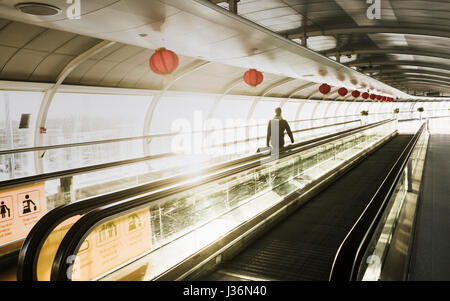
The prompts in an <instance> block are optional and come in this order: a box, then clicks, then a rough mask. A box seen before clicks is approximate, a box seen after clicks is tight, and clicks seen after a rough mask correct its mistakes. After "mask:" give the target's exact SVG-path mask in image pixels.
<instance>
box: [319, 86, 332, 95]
mask: <svg viewBox="0 0 450 301" xmlns="http://www.w3.org/2000/svg"><path fill="white" fill-rule="evenodd" d="M330 90H331V87H330V86H329V85H327V84H321V85H320V87H319V92H320V93H322V94H324V95H325V94H328V93H329V92H330Z"/></svg>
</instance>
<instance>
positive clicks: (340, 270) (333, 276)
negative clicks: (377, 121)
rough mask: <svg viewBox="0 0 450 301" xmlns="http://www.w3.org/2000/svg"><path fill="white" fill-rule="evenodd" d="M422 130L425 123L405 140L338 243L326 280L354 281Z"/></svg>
mask: <svg viewBox="0 0 450 301" xmlns="http://www.w3.org/2000/svg"><path fill="white" fill-rule="evenodd" d="M424 129H425V123H423V124H422V126H421V127H420V128H419V130H418V131H417V133H416V134H415V135H414V136H413V138H412V139H411V140H410V141H409V143H408V145H407V146H406V147H405V149H404V150H403V152H402V153H401V154H400V156H399V157H398V159H397V161H396V162H395V164H394V165H393V167H392V168H391V170H390V171H389V173H388V175H387V176H386V177H385V179H384V180H383V182H382V184H381V185H380V187H379V188H378V190H377V192H376V193H375V195H374V196H373V197H372V199H371V201H370V202H369V204H368V205H367V206H366V208H365V209H364V211H363V213H362V214H361V215H360V217H359V218H358V220H357V221H356V223H355V224H354V225H353V227H352V228H351V230H350V231H349V233H348V234H347V236H346V237H345V239H344V241H343V242H342V243H341V245H340V247H339V249H338V251H337V253H336V256H335V258H334V261H333V265H332V268H331V271H330V275H329V280H330V281H355V280H357V277H358V270H359V267H360V265H361V263H362V260H363V257H364V254H365V252H366V250H367V248H368V246H369V244H370V241H371V238H372V237H373V235H374V233H375V231H376V229H377V226H378V224H379V223H380V220H381V218H382V216H383V212H384V211H385V209H386V207H387V206H388V203H389V200H390V199H391V197H392V195H393V193H394V192H395V187H396V186H397V183H398V181H399V180H400V178H401V175H402V173H403V170H404V169H405V167H406V165H407V163H408V160H409V158H410V156H411V153H412V151H413V150H414V147H415V146H416V144H417V141H418V140H419V138H420V136H421V135H422V133H423V131H424Z"/></svg>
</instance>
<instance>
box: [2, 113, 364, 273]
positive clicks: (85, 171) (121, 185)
mask: <svg viewBox="0 0 450 301" xmlns="http://www.w3.org/2000/svg"><path fill="white" fill-rule="evenodd" d="M333 122H334V123H333ZM291 123H292V127H293V132H294V135H295V138H296V140H300V141H303V140H311V139H313V138H314V137H319V136H323V135H324V134H325V133H337V132H340V131H345V130H348V129H351V128H355V127H357V126H359V125H360V123H361V121H360V120H359V119H356V118H355V116H347V117H346V118H345V120H340V122H337V123H336V119H335V118H325V119H311V120H293V121H291ZM257 129H258V131H256V130H257ZM261 129H265V125H263V124H249V125H245V126H240V127H233V128H224V129H217V130H207V131H203V132H201V133H200V132H199V133H198V134H203V135H211V134H221V133H222V134H223V133H225V132H227V133H228V132H230V131H231V132H236V133H240V132H242V131H247V132H248V138H247V139H243V140H242V139H241V140H237V141H236V139H235V140H233V141H228V140H226V141H223V142H221V143H219V144H213V145H208V146H205V147H209V148H217V147H219V148H220V147H224V148H226V147H229V146H231V147H234V148H243V149H245V148H249V147H250V146H251V145H252V144H260V143H261V141H263V140H264V139H265V136H258V135H255V134H257V133H256V132H260V131H259V130H261ZM176 135H184V133H178V134H177V133H162V134H154V135H149V136H143V137H131V138H122V139H112V140H101V141H89V142H81V143H73V144H61V145H48V146H42V147H35V148H24V149H13V150H2V151H0V155H5V156H9V155H12V154H17V153H25V154H33V153H35V152H40V153H42V155H47V156H48V155H49V154H48V152H51V151H53V150H61V149H74V151H75V150H77V151H81V150H85V151H86V150H87V149H86V148H89V147H91V146H92V145H102V144H105V143H106V144H117V143H126V142H128V141H134V140H142V139H154V138H161V137H166V138H170V137H174V136H176ZM216 143H217V142H216ZM252 152H254V149H252ZM221 156H222V157H221ZM221 156H220V155H211V156H203V157H202V158H200V159H201V160H196V164H195V168H194V166H192V167H193V168H191V169H192V170H197V171H198V170H199V169H201V170H200V171H201V172H206V171H211V170H214V168H216V169H220V168H221V166H223V165H221V164H220V162H224V161H233V162H235V163H239V162H243V161H245V160H247V158H246V156H245V155H242V153H233V152H232V153H227V154H226V155H221ZM180 157H181V158H184V160H182V159H180ZM188 159H189V158H187V157H186V156H180V154H177V153H171V152H169V153H158V154H151V155H146V156H143V157H137V158H131V159H125V160H119V161H112V162H103V161H102V162H94V161H92V162H91V161H90V162H89V163H90V164H92V163H94V164H92V165H87V166H86V165H83V164H82V165H80V166H77V164H80V163H82V162H75V163H77V164H75V163H74V162H71V164H70V165H71V166H72V167H74V168H72V169H67V170H55V169H52V167H46V169H45V170H44V173H42V174H38V175H37V174H34V173H33V172H32V171H31V170H30V171H27V175H26V176H25V177H20V178H10V179H6V180H3V181H1V182H0V190H1V191H2V192H8V193H9V192H10V193H13V194H17V193H18V192H17V191H19V190H21V189H23V188H25V187H30V186H33V187H34V186H39V188H40V189H41V197H40V207H42V208H40V209H41V210H40V213H39V218H40V216H42V215H43V213H45V212H47V211H51V210H52V209H54V208H55V210H56V211H55V213H58V212H59V210H66V209H63V208H60V209H57V208H58V207H60V206H63V205H66V204H68V203H70V202H75V201H77V202H78V201H79V200H81V201H82V203H83V204H90V205H88V206H87V207H86V208H87V209H86V208H85V209H83V210H81V212H83V214H84V213H86V212H88V211H89V210H90V208H95V207H96V206H101V205H103V204H107V203H108V202H114V201H117V200H120V199H123V198H126V197H130V196H132V195H133V193H134V194H140V193H144V192H147V191H150V190H151V189H153V188H154V187H160V186H164V185H168V184H169V183H170V182H171V181H172V182H174V181H175V182H176V181H179V180H180V179H182V178H183V177H185V176H186V175H188V174H189V169H186V167H184V168H183V169H180V167H179V165H180V164H181V165H183V166H185V165H186V160H188ZM168 160H169V161H173V162H172V163H169V164H167V163H168ZM174 162H175V163H174ZM217 162H219V163H217ZM144 170H147V172H146V173H142V172H143V171H144ZM99 180H100V181H99ZM86 181H87V182H88V183H86ZM92 182H94V183H92ZM86 184H87V185H86ZM97 196H100V198H96V197H97ZM35 201H36V200H35ZM7 205H9V204H7ZM53 216H55V214H54V215H53ZM34 218H35V219H36V216H34ZM46 218H49V217H46ZM28 228H29V229H28V230H27V231H30V229H31V227H28ZM6 230H8V229H6V228H2V233H3V232H4V231H6ZM11 231H12V232H13V235H12V236H10V237H9V238H5V237H4V238H3V239H2V245H0V266H1V267H2V270H3V271H5V270H6V269H7V268H8V269H9V267H10V266H11V265H15V264H16V262H17V257H18V253H19V249H20V248H21V246H22V244H23V242H24V238H25V236H26V234H27V233H14V229H11ZM35 231H41V230H40V228H39V227H37V228H36V230H35ZM42 233H45V231H44V232H42ZM43 235H44V236H45V235H46V234H43ZM25 247H26V248H28V245H26V246H25ZM32 248H36V246H32ZM37 248H39V247H37ZM19 269H20V265H19ZM3 274H4V273H2V275H1V276H0V277H1V279H5V280H6V279H8V280H12V279H15V276H13V275H12V274H11V273H9V274H11V275H9V274H8V275H6V276H5V275H3Z"/></svg>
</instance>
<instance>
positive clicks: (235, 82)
mask: <svg viewBox="0 0 450 301" xmlns="http://www.w3.org/2000/svg"><path fill="white" fill-rule="evenodd" d="M240 84H242V76H239V77H238V78H236V79H234V80H232V81H231V82H230V83H229V84H228V85H227V86H226V87H225V89H224V90H223V92H222V94H221V95H220V96H218V97H217V98H216V99H215V100H214V104H213V106H212V108H211V110H210V111H209V113H208V115H207V116H208V117H207V119H210V118H212V117H213V116H214V113H215V112H216V108H217V106H218V104H219V103H220V101H221V100H222V99H223V98H224V97H225V96H226V95H227V94H228V93H230V91H231V90H233V89H234V88H236V87H237V86H238V85H240Z"/></svg>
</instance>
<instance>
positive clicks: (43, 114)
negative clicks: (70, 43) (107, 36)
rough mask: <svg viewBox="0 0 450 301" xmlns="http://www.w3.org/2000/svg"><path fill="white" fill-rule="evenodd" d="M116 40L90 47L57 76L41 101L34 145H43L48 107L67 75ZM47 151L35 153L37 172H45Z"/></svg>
mask: <svg viewBox="0 0 450 301" xmlns="http://www.w3.org/2000/svg"><path fill="white" fill-rule="evenodd" d="M115 43H116V42H112V41H102V42H100V43H98V44H97V45H95V46H94V47H92V48H90V49H88V50H87V51H85V52H83V53H82V54H80V55H79V56H77V57H76V58H74V59H73V60H71V61H70V62H69V63H68V64H67V66H66V67H65V68H64V69H63V70H62V71H61V73H60V74H59V75H58V77H57V78H56V83H55V84H54V85H52V86H51V87H50V88H48V89H47V90H46V91H45V93H44V97H43V99H42V102H41V106H40V108H39V113H38V116H37V120H36V129H35V133H34V146H36V147H38V146H42V145H43V140H44V139H43V138H44V136H43V135H44V134H43V133H41V128H45V123H46V122H47V113H48V109H49V108H50V105H51V103H52V100H53V97H54V96H55V94H56V92H57V90H58V88H59V86H61V84H62V83H63V81H64V80H65V79H66V78H67V76H68V75H69V74H70V73H71V72H72V71H73V70H74V69H75V68H77V67H78V66H79V65H80V64H82V63H83V62H85V61H86V60H87V59H89V58H91V57H92V56H94V55H96V54H98V53H99V52H101V51H103V50H105V49H106V48H108V47H111V46H112V45H114V44H115ZM44 153H45V151H37V152H35V154H34V163H35V168H36V173H37V174H41V173H43V163H42V162H43V159H42V158H43V156H44Z"/></svg>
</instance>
